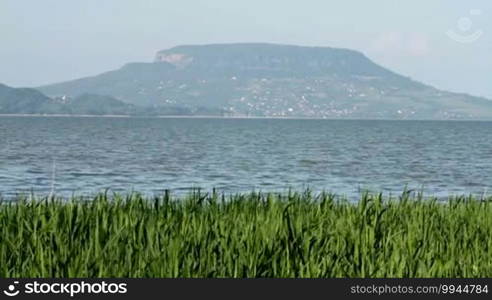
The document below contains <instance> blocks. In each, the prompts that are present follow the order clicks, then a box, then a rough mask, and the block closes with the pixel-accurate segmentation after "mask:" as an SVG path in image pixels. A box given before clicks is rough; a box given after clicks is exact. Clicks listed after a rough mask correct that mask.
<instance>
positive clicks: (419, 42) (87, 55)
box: [0, 0, 492, 98]
mask: <svg viewBox="0 0 492 300" xmlns="http://www.w3.org/2000/svg"><path fill="white" fill-rule="evenodd" d="M449 30H453V31H452V32H449ZM447 33H448V34H447ZM449 34H451V37H450V36H449ZM463 39H465V40H467V41H468V43H463V42H464V41H463ZM458 40H461V42H460V41H458ZM229 42H271V43H284V44H297V45H315V46H332V47H344V48H353V49H357V50H360V51H362V52H364V53H365V54H366V55H367V56H368V57H370V58H371V59H373V60H374V61H375V62H377V63H380V64H382V65H384V66H386V67H388V68H390V69H392V70H394V71H397V72H399V73H402V74H404V75H407V76H410V77H412V78H414V79H417V80H419V81H423V82H426V83H429V84H432V85H435V86H437V87H439V88H444V89H448V90H453V91H463V92H467V93H471V94H475V95H482V96H487V97H490V98H492V1H490V0H481V1H459V0H455V1H453V0H447V1H446V0H435V1H433V0H414V1H401V0H394V1H390V0H376V1H366V0H358V1H356V0H343V1H342V0H340V1H327V0H303V1H289V0H248V1H231V0H175V1H166V0H161V1H151V0H79V1H76V0H71V1H68V0H42V1H40V0H0V82H1V83H5V84H9V85H13V86H36V85H41V84H46V83H53V82H58V81H64V80H68V79H74V78H78V77H83V76H88V75H95V74H98V73H101V72H104V71H108V70H112V69H116V68H119V67H121V66H122V65H123V64H125V63H127V62H135V61H151V60H152V59H153V56H154V53H155V52H156V51H158V50H161V49H165V48H170V47H173V46H176V45H180V44H207V43H229Z"/></svg>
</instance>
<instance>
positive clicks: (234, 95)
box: [38, 44, 492, 119]
mask: <svg viewBox="0 0 492 300" xmlns="http://www.w3.org/2000/svg"><path fill="white" fill-rule="evenodd" d="M38 89H39V90H40V91H42V92H43V93H45V94H47V95H49V96H53V97H60V96H69V97H78V96H80V95H82V94H84V93H90V94H100V95H108V96H111V97H113V98H115V99H117V100H120V101H122V102H125V103H128V104H132V105H135V106H137V107H146V108H148V111H152V110H154V111H159V109H162V108H166V107H180V108H182V109H184V110H185V111H187V112H189V113H191V114H198V113H199V111H208V112H211V113H212V114H218V115H228V116H266V117H317V118H376V119H379V118H388V119H492V101H489V100H487V99H484V98H479V97H473V96H469V95H464V94H457V93H451V92H446V91H441V90H438V89H435V88H433V87H431V86H428V85H425V84H422V83H419V82H417V81H414V80H411V79H410V78H408V77H405V76H401V75H399V74H396V73H394V72H392V71H390V70H388V69H386V68H384V67H381V66H379V65H377V64H375V63H374V62H372V61H371V60H370V59H368V58H367V57H366V56H364V55H363V54H362V53H360V52H357V51H353V50H348V49H337V48H328V47H302V46H290V45H276V44H214V45H200V46H178V47H174V48H171V49H167V50H162V51H159V52H158V53H157V54H156V56H155V60H154V62H152V63H130V64H127V65H125V66H123V67H122V68H120V69H118V70H115V71H110V72H106V73H103V74H100V75H97V76H93V77H87V78H81V79H77V80H73V81H68V82H62V83H58V84H53V85H48V86H43V87H39V88H38Z"/></svg>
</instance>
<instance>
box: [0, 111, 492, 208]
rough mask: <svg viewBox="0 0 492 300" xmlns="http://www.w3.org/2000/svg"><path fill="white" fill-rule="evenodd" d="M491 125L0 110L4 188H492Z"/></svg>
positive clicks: (352, 193)
mask: <svg viewBox="0 0 492 300" xmlns="http://www.w3.org/2000/svg"><path fill="white" fill-rule="evenodd" d="M491 141H492V122H444V121H355V120H354V121H351V120H287V119H199V118H190V119H186V118H181V119H173V118H147V119H144V118H77V117H70V118H66V117H0V193H1V195H2V196H3V197H10V196H13V195H15V194H16V193H20V192H30V191H33V192H34V193H35V194H40V195H47V194H49V193H50V192H52V191H54V192H55V193H56V194H58V195H62V196H71V195H72V194H74V193H75V194H76V195H88V194H92V193H95V192H98V191H101V190H104V189H106V188H110V189H111V190H113V191H121V192H129V191H132V190H134V191H138V192H143V193H147V194H160V193H162V191H163V190H165V189H171V190H173V191H174V193H176V194H180V193H186V191H188V190H189V189H190V188H198V187H200V188H203V189H204V190H207V191H210V190H211V189H212V188H214V187H215V188H217V189H219V190H221V191H224V192H226V193H236V192H248V191H252V190H253V189H254V190H256V191H258V190H261V191H277V192H285V191H288V189H289V188H293V189H296V190H300V189H301V190H302V189H305V188H308V187H309V188H311V189H312V190H314V191H321V190H326V191H330V192H334V193H336V194H339V195H345V196H347V197H349V198H351V199H356V198H357V197H358V196H359V194H360V191H361V190H365V189H368V190H371V191H374V192H380V191H382V192H385V193H387V194H389V193H392V194H394V195H396V194H400V193H401V192H402V190H403V189H404V188H405V186H408V188H410V189H421V188H423V189H424V192H425V194H426V195H436V196H439V197H447V196H449V195H457V194H469V193H474V194H478V195H482V194H483V193H486V192H487V189H488V188H490V187H491V186H492V145H491Z"/></svg>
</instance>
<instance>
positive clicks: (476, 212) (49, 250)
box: [0, 192, 492, 277]
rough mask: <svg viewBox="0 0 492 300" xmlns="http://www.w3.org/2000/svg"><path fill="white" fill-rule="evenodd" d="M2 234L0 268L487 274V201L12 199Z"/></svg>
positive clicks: (150, 273) (1, 217)
mask: <svg viewBox="0 0 492 300" xmlns="http://www.w3.org/2000/svg"><path fill="white" fill-rule="evenodd" d="M109 198H111V199H109ZM0 231H1V232H0V277H492V199H485V200H484V199H482V200H479V199H473V198H471V197H462V198H454V199H451V200H449V201H447V202H438V201H437V200H435V199H422V197H419V196H416V197H411V196H409V193H404V195H403V196H402V197H399V198H395V199H393V200H387V199H386V200H385V199H383V197H382V196H381V195H373V196H371V195H363V196H362V197H361V200H360V201H359V202H358V203H349V202H346V201H338V200H336V199H335V197H334V196H332V195H329V194H319V195H315V196H314V195H311V194H310V193H309V192H305V193H290V194H282V195H280V194H257V193H250V194H241V195H236V196H230V197H223V196H221V195H218V194H212V195H203V194H201V195H200V194H199V193H196V192H195V193H193V194H190V195H189V196H187V197H183V198H182V199H172V198H171V197H170V196H169V195H163V196H162V197H159V198H145V197H143V196H139V195H138V194H133V195H128V196H118V195H111V197H108V196H106V195H104V194H101V195H98V196H97V197H95V198H94V199H92V200H90V201H86V200H81V199H72V200H68V201H63V200H61V199H38V200H26V199H21V198H19V199H17V201H15V202H7V201H4V202H3V203H2V204H1V205H0Z"/></svg>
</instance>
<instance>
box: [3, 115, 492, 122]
mask: <svg viewBox="0 0 492 300" xmlns="http://www.w3.org/2000/svg"><path fill="white" fill-rule="evenodd" d="M0 118H128V119H230V120H318V121H319V120H327V121H407V122H415V121H418V122H492V120H489V119H374V118H367V119H366V118H321V117H275V116H265V117H262V116H210V115H192V116H187V115H162V116H145V115H141V116H139V115H84V114H81V115H79V114H52V115H47V114H0Z"/></svg>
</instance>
